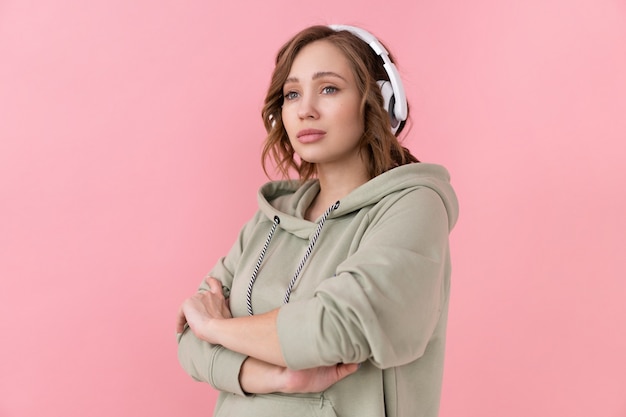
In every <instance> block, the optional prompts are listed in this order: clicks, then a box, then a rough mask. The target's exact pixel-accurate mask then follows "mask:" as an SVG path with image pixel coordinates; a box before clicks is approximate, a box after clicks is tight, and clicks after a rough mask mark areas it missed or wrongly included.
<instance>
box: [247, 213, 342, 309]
mask: <svg viewBox="0 0 626 417" xmlns="http://www.w3.org/2000/svg"><path fill="white" fill-rule="evenodd" d="M337 208H339V201H337V202H336V203H335V204H333V205H332V206H330V207H328V208H327V209H326V211H325V212H324V214H323V215H322V217H321V218H320V221H319V223H318V224H317V228H316V229H315V233H313V236H311V239H310V240H309V245H308V246H307V248H306V251H305V253H304V256H303V257H302V260H301V261H300V263H299V264H298V268H297V269H296V272H295V273H294V274H293V277H292V278H291V281H290V282H289V285H288V286H287V290H286V291H285V297H284V299H283V302H284V303H285V304H287V303H288V302H289V297H291V292H292V291H293V287H294V286H295V285H296V281H297V280H298V277H299V276H300V273H301V272H302V269H303V268H304V264H305V263H306V261H307V259H309V256H311V252H313V247H314V246H315V242H317V239H318V238H319V236H320V233H321V232H322V228H323V227H324V222H325V221H326V218H327V217H328V216H329V215H330V213H332V212H333V210H336V209H337ZM279 223H280V219H279V218H278V216H274V223H273V224H272V228H271V229H270V232H269V234H268V236H267V239H265V244H264V245H263V249H261V253H260V254H259V259H258V260H257V262H256V265H255V266H254V271H253V272H252V277H250V282H249V283H248V290H247V292H246V305H247V307H248V314H249V315H251V316H252V315H253V312H252V287H253V286H254V282H255V281H256V278H257V274H258V273H259V269H260V268H261V263H262V262H263V258H264V257H265V252H266V251H267V248H268V247H269V245H270V241H271V240H272V236H274V232H275V231H276V227H277V226H278V224H279Z"/></svg>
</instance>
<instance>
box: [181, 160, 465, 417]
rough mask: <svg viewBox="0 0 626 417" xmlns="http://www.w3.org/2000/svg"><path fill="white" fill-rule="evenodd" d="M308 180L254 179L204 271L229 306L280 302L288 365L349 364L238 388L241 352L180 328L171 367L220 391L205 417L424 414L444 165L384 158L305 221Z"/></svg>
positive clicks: (445, 203)
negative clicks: (251, 389)
mask: <svg viewBox="0 0 626 417" xmlns="http://www.w3.org/2000/svg"><path fill="white" fill-rule="evenodd" d="M318 191H319V183H318V182H317V181H316V180H312V181H308V182H305V183H304V184H299V183H297V182H289V181H279V182H270V183H268V184H266V185H264V186H263V187H262V188H261V189H260V191H259V196H258V203H259V210H258V212H257V213H256V215H255V216H254V217H253V218H252V219H251V220H250V221H249V222H248V223H247V224H246V225H245V226H244V228H243V229H242V231H241V232H240V234H239V237H238V239H237V241H236V242H235V244H234V246H233V247H232V249H231V250H230V252H229V253H228V255H227V256H226V257H224V258H222V259H221V260H220V261H219V262H218V263H217V265H216V266H215V267H214V268H213V270H212V271H211V272H210V273H209V275H211V276H213V277H216V278H218V279H220V280H221V282H222V284H223V286H224V289H225V291H226V292H227V293H228V292H229V293H230V308H231V310H232V313H233V315H234V316H242V315H247V314H249V311H250V310H252V311H253V312H254V313H255V314H257V313H263V312H267V311H270V310H272V309H275V308H277V307H281V306H282V307H281V308H280V311H279V314H278V320H277V327H278V335H279V339H280V345H281V349H282V353H283V356H284V358H285V360H286V362H287V364H288V366H289V367H290V368H292V369H306V368H311V367H317V366H322V365H333V364H336V363H361V364H362V366H361V368H360V369H359V370H358V371H357V372H356V373H354V374H352V375H350V376H348V377H347V378H345V379H343V380H341V381H339V382H338V383H337V384H335V385H333V386H332V387H330V388H329V389H327V390H326V391H325V392H323V393H314V394H302V395H287V394H278V393H277V394H271V395H245V393H244V392H243V391H242V389H241V387H240V385H239V381H238V376H239V371H240V368H241V364H242V363H243V361H244V360H245V359H246V357H245V356H244V355H241V354H239V353H236V352H233V351H229V350H227V349H224V348H223V347H221V346H216V345H210V344H208V343H206V342H203V341H200V340H198V339H197V338H196V337H195V336H194V335H193V333H191V332H190V331H185V332H184V333H183V334H182V335H179V359H180V362H181V364H182V366H183V368H184V369H185V370H186V371H187V372H188V373H189V374H190V375H191V376H192V377H193V378H194V379H196V380H199V381H205V382H208V383H209V384H211V385H212V386H213V387H215V388H216V389H218V390H220V391H222V392H221V394H220V397H219V400H218V403H217V406H216V409H215V415H216V416H255V417H265V416H267V417H269V416H271V417H281V416H297V417H300V416H309V415H312V416H335V415H336V416H358V417H369V416H372V417H374V416H376V417H381V416H388V417H404V416H436V415H437V413H438V408H439V397H440V391H441V378H442V372H443V359H444V345H445V330H446V321H447V311H448V296H449V289H450V256H449V245H448V234H449V232H450V230H452V228H453V226H454V224H455V222H456V220H457V215H458V205H457V199H456V196H455V193H454V191H453V189H452V187H451V186H450V183H449V176H448V172H447V171H446V170H445V168H443V167H441V166H438V165H432V164H424V163H416V164H409V165H403V166H400V167H397V168H394V169H392V170H390V171H387V172H385V173H383V174H381V175H379V176H377V177H375V178H373V179H372V180H370V181H368V182H367V183H365V184H363V185H362V186H360V187H358V188H356V189H355V190H353V191H352V192H351V193H350V194H348V195H347V196H346V197H345V198H343V199H342V200H341V201H339V202H338V204H336V205H334V206H333V207H330V208H329V210H328V211H327V212H326V213H325V214H324V215H323V216H321V217H320V218H319V219H317V220H316V221H315V222H311V221H307V220H305V219H304V213H305V211H306V209H307V207H308V206H309V205H310V204H311V202H312V201H313V199H314V198H315V196H316V195H317V193H318ZM286 301H287V302H286Z"/></svg>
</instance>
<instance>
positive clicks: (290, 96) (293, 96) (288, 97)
mask: <svg viewBox="0 0 626 417" xmlns="http://www.w3.org/2000/svg"><path fill="white" fill-rule="evenodd" d="M283 96H284V97H285V100H294V99H296V98H298V93H296V92H295V91H288V92H286V93H285V94H283Z"/></svg>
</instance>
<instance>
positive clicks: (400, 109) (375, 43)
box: [329, 25, 408, 133]
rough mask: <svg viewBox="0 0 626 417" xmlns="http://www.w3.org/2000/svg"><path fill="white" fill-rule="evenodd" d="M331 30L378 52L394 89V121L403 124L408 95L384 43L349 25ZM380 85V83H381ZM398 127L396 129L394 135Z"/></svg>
mask: <svg viewBox="0 0 626 417" xmlns="http://www.w3.org/2000/svg"><path fill="white" fill-rule="evenodd" d="M329 27H330V28H331V29H333V30H335V31H337V32H338V31H342V30H345V31H348V32H350V33H352V34H353V35H355V36H356V37H358V38H360V39H361V40H363V41H364V42H365V43H367V44H368V45H369V46H370V48H372V49H373V50H374V52H376V54H377V55H378V56H380V57H381V59H382V60H383V67H384V68H385V71H386V72H387V75H388V76H389V82H390V83H391V88H392V89H393V103H394V104H393V109H389V110H390V112H391V111H392V112H393V113H392V114H390V116H391V117H392V119H396V120H398V121H400V122H403V121H405V120H406V119H407V116H408V104H407V100H406V93H405V92H404V86H403V85H402V79H401V78H400V73H399V72H398V69H397V68H396V66H395V64H394V63H393V62H391V59H390V58H389V52H387V49H385V47H384V46H383V44H382V43H380V41H379V40H378V39H376V37H375V36H374V35H372V34H371V33H370V32H368V31H366V30H365V29H361V28H358V27H356V26H348V25H330V26H329ZM379 84H380V82H379ZM396 129H397V127H396V128H395V129H394V133H395V130H396Z"/></svg>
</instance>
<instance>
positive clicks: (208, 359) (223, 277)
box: [177, 214, 258, 395]
mask: <svg viewBox="0 0 626 417" xmlns="http://www.w3.org/2000/svg"><path fill="white" fill-rule="evenodd" d="M257 220H258V214H257V216H255V217H254V218H253V219H252V220H250V221H249V222H248V223H247V224H246V225H245V226H244V228H243V229H242V230H241V232H240V233H239V236H238V238H237V241H236V242H235V244H234V245H233V246H232V248H231V249H230V251H229V252H228V254H227V255H226V256H225V257H223V258H222V259H220V260H219V262H218V263H217V265H215V267H214V268H213V269H212V270H211V272H209V274H208V276H212V277H215V278H217V279H219V280H220V281H221V282H222V285H223V289H224V295H226V296H228V292H229V291H230V288H231V285H232V281H233V276H234V271H235V269H236V267H237V264H238V262H239V259H240V258H241V253H242V251H243V248H244V247H245V244H246V241H247V237H248V234H249V230H250V229H251V228H252V227H253V226H254V224H255V223H256V221H257ZM205 289H208V287H207V286H206V283H205V282H204V280H202V283H201V284H200V287H199V290H205ZM177 340H178V360H179V362H180V364H181V366H182V367H183V369H184V370H185V372H187V374H189V375H190V376H191V377H192V378H193V379H194V380H196V381H201V382H207V383H209V384H210V385H211V386H212V387H213V388H215V389H217V390H219V391H224V392H231V393H235V394H239V395H245V393H244V392H243V390H242V389H241V385H240V383H239V373H240V371H241V366H242V364H243V362H244V361H245V360H246V358H247V356H245V355H242V354H240V353H237V352H234V351H231V350H228V349H226V348H224V347H223V346H220V345H213V344H210V343H208V342H205V341H204V340H200V339H198V338H197V337H196V336H195V335H194V334H193V332H192V331H191V330H189V328H188V327H185V330H184V331H183V333H179V334H177Z"/></svg>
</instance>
